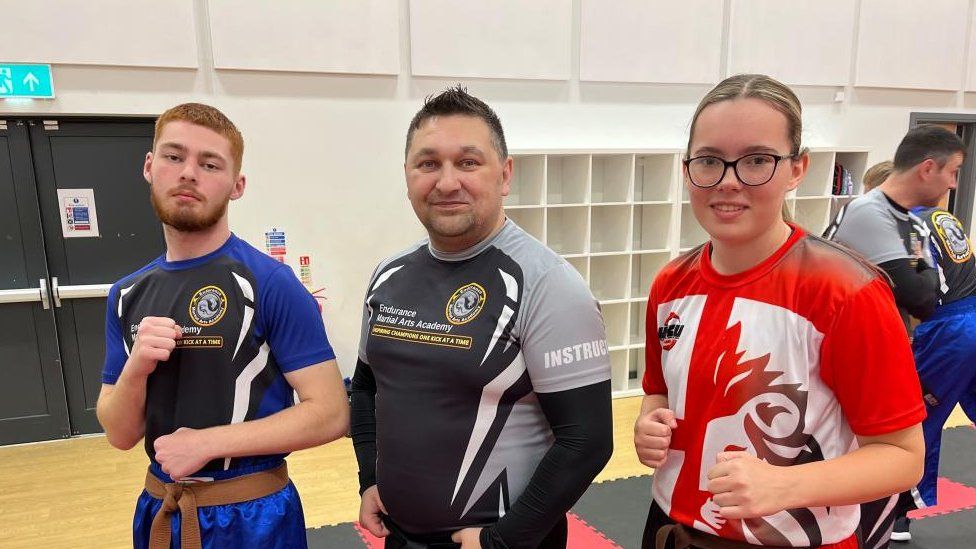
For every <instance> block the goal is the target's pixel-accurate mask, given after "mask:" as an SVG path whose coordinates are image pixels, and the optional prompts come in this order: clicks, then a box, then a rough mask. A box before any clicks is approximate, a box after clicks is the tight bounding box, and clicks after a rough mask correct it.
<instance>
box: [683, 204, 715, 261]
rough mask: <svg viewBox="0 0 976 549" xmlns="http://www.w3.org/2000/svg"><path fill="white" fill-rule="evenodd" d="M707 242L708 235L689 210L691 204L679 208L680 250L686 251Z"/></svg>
mask: <svg viewBox="0 0 976 549" xmlns="http://www.w3.org/2000/svg"><path fill="white" fill-rule="evenodd" d="M706 240H708V233H706V232H705V229H703V228H702V226H701V225H699V224H698V219H696V218H695V212H693V211H692V210H691V204H683V205H682V206H681V238H680V244H679V246H680V248H681V249H682V250H686V249H689V248H694V247H695V246H697V245H699V244H701V243H703V242H705V241H706Z"/></svg>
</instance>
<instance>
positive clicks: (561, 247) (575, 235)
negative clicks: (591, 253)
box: [546, 206, 590, 254]
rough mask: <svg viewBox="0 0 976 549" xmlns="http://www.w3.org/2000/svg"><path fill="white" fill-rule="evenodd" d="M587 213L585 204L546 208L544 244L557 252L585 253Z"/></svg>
mask: <svg viewBox="0 0 976 549" xmlns="http://www.w3.org/2000/svg"><path fill="white" fill-rule="evenodd" d="M589 213H590V212H589V210H588V208H587V207H586V206H574V207H567V208H551V209H549V210H547V212H546V244H547V245H548V246H549V247H550V248H552V249H553V250H554V251H555V252H556V253H558V254H584V253H586V252H587V251H588V250H587V247H586V244H587V236H588V235H587V225H588V224H589V219H588V216H589Z"/></svg>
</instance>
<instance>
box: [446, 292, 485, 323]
mask: <svg viewBox="0 0 976 549" xmlns="http://www.w3.org/2000/svg"><path fill="white" fill-rule="evenodd" d="M487 298H488V293H487V292H485V289H484V288H482V287H481V285H480V284H476V283H474V282H472V283H470V284H465V285H464V286H461V287H460V288H458V289H457V290H456V291H455V292H454V293H453V294H451V299H448V300H447V308H446V309H445V311H444V315H445V316H447V321H448V322H450V323H451V324H465V323H467V322H471V321H472V320H474V319H475V317H477V316H478V314H479V313H480V312H481V309H483V308H484V306H485V300H486V299H487Z"/></svg>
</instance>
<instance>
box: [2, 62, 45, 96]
mask: <svg viewBox="0 0 976 549" xmlns="http://www.w3.org/2000/svg"><path fill="white" fill-rule="evenodd" d="M8 97H35V98H41V99H54V77H53V76H52V75H51V65H21V64H12V63H0V99H5V98H8Z"/></svg>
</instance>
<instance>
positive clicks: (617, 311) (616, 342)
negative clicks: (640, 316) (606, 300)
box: [600, 303, 630, 347]
mask: <svg viewBox="0 0 976 549" xmlns="http://www.w3.org/2000/svg"><path fill="white" fill-rule="evenodd" d="M600 309H601V310H602V312H603V323H604V325H606V327H607V344H608V345H610V346H611V347H618V346H621V345H627V343H628V341H627V333H628V327H627V320H628V318H629V317H630V309H629V304H627V303H615V304H613V305H603V306H602V307H600Z"/></svg>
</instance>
